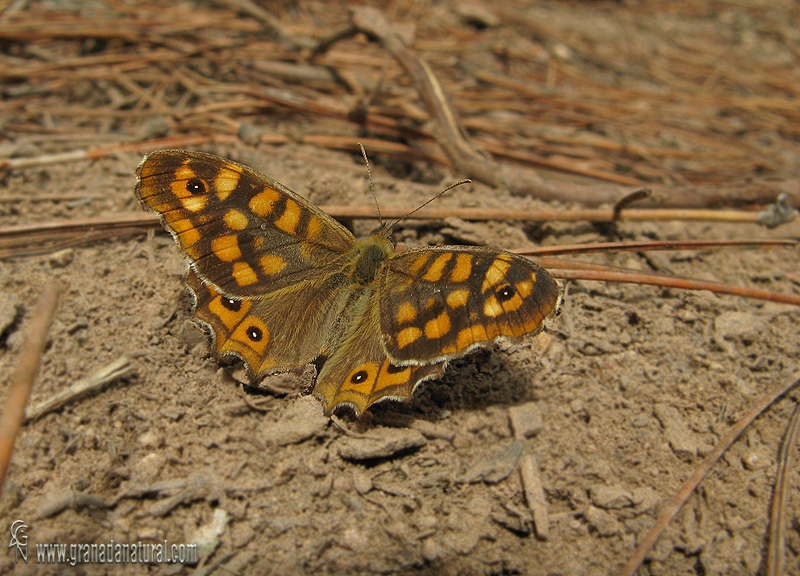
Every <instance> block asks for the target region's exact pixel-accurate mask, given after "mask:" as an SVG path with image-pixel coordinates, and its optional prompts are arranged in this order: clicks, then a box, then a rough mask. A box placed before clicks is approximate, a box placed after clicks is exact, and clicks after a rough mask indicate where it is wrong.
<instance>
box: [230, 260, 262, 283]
mask: <svg viewBox="0 0 800 576" xmlns="http://www.w3.org/2000/svg"><path fill="white" fill-rule="evenodd" d="M233 278H234V279H235V280H236V283H237V284H238V285H239V286H249V285H250V284H254V283H255V282H257V281H258V276H257V275H256V273H255V271H254V270H253V268H252V267H251V266H250V265H249V264H246V263H245V262H234V263H233Z"/></svg>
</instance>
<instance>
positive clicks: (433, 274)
mask: <svg viewBox="0 0 800 576" xmlns="http://www.w3.org/2000/svg"><path fill="white" fill-rule="evenodd" d="M452 257H453V255H452V254H449V253H445V254H441V255H440V256H439V257H437V258H436V260H434V261H433V264H431V266H430V268H428V271H427V272H425V274H424V275H423V276H422V278H423V279H425V280H428V281H429V282H438V281H439V280H441V279H442V273H443V272H444V267H445V266H446V265H447V263H448V262H450V259H451V258H452Z"/></svg>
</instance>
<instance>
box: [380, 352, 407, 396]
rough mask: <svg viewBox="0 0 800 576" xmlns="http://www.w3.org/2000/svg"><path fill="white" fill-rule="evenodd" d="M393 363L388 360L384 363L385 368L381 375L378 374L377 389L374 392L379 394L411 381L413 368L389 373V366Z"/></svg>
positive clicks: (382, 368) (382, 367) (383, 367)
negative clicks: (391, 387)
mask: <svg viewBox="0 0 800 576" xmlns="http://www.w3.org/2000/svg"><path fill="white" fill-rule="evenodd" d="M390 365H391V362H390V361H389V359H388V358H387V359H386V360H384V362H383V366H381V371H380V374H378V379H377V381H376V382H375V387H374V388H373V390H372V392H378V391H379V390H383V389H384V388H387V387H389V386H397V385H399V384H405V383H406V382H408V381H409V380H410V379H411V366H406V367H405V368H403V369H402V370H400V371H398V372H389V366H390Z"/></svg>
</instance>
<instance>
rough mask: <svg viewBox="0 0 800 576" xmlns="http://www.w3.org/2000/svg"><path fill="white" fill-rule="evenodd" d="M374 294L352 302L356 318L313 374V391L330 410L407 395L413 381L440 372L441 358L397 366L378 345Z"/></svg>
mask: <svg viewBox="0 0 800 576" xmlns="http://www.w3.org/2000/svg"><path fill="white" fill-rule="evenodd" d="M378 299H379V298H378V294H377V293H373V294H371V295H370V294H365V295H364V296H363V297H362V298H361V299H360V301H359V302H356V303H355V304H354V306H353V307H354V309H355V310H357V311H358V313H357V314H355V317H356V318H357V320H356V321H355V322H353V323H352V324H351V326H350V327H349V329H348V331H347V332H346V333H345V334H344V338H343V340H342V342H341V344H339V346H338V347H337V348H336V349H335V350H334V352H333V354H332V355H331V357H330V358H329V359H328V360H327V361H326V362H325V364H324V365H323V367H322V370H320V373H319V376H317V382H316V385H315V386H314V395H315V396H317V397H318V398H319V399H320V401H321V402H322V403H323V405H324V406H325V410H326V412H332V411H333V410H334V409H336V408H337V407H339V406H343V405H346V406H350V407H351V408H352V409H353V411H354V412H355V414H356V416H358V415H360V414H361V413H362V412H364V410H366V409H367V408H368V407H369V406H370V405H372V404H374V403H375V402H378V401H380V400H384V399H386V398H395V399H398V400H404V399H407V398H409V397H410V396H411V395H412V394H413V392H414V389H415V388H416V386H417V384H419V383H420V382H422V381H423V380H426V379H428V378H433V377H435V376H439V375H441V374H442V372H444V368H445V362H439V363H436V364H428V365H424V366H420V365H407V366H398V365H396V364H393V363H392V362H391V360H389V358H387V356H386V352H384V350H383V347H382V345H381V336H380V330H379V327H380V318H379V312H380V311H379V307H378Z"/></svg>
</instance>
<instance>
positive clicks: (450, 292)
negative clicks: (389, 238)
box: [380, 246, 560, 364]
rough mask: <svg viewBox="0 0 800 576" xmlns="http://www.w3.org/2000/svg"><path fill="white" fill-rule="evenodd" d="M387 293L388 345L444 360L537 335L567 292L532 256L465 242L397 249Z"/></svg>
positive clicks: (395, 355)
mask: <svg viewBox="0 0 800 576" xmlns="http://www.w3.org/2000/svg"><path fill="white" fill-rule="evenodd" d="M380 293H381V299H380V311H381V313H380V318H381V332H382V333H383V343H384V347H385V350H386V352H387V353H388V355H389V357H390V358H392V360H394V361H395V362H398V363H401V364H407V363H422V364H429V363H433V362H439V361H441V360H443V359H449V358H456V357H458V356H461V355H463V354H465V353H466V352H468V351H469V350H470V349H472V348H474V347H475V346H477V345H480V344H484V343H487V342H491V341H494V340H497V339H499V338H504V337H505V338H520V337H522V336H526V335H529V334H535V333H536V332H538V331H539V330H540V329H541V326H542V323H543V322H544V320H545V319H546V318H547V317H548V316H549V315H550V314H551V313H552V312H553V311H554V310H555V309H556V308H557V305H558V301H559V298H560V296H559V289H558V285H557V283H556V281H555V280H554V279H553V277H552V276H551V275H550V274H548V273H547V271H546V270H544V269H543V268H541V267H539V266H537V265H536V264H534V263H533V262H531V261H530V260H528V259H526V258H522V257H521V256H516V255H514V254H510V253H508V252H501V251H498V250H495V249H490V248H478V247H460V246H442V247H425V248H416V249H412V250H407V251H404V252H400V253H398V254H396V255H395V256H394V257H392V258H391V259H389V261H388V263H387V265H386V267H385V271H384V276H383V279H382V286H381V289H380Z"/></svg>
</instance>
